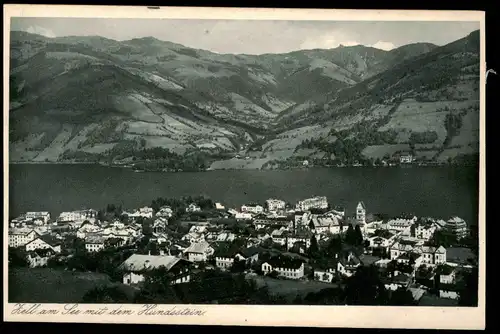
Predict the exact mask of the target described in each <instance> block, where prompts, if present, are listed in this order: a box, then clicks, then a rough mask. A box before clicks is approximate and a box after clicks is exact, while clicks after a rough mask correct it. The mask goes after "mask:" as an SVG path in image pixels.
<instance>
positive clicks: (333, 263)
mask: <svg viewBox="0 0 500 334" xmlns="http://www.w3.org/2000/svg"><path fill="white" fill-rule="evenodd" d="M337 266H338V263H337V260H334V259H329V260H328V261H326V262H322V263H316V264H315V265H314V268H313V270H314V274H313V277H314V280H315V281H319V282H325V283H331V282H332V280H333V279H334V278H335V276H336V274H337Z"/></svg>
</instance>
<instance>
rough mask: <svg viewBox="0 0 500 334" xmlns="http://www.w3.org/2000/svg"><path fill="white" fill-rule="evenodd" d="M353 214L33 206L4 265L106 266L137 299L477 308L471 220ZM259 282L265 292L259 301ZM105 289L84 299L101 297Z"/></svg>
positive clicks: (195, 203) (270, 207)
mask: <svg viewBox="0 0 500 334" xmlns="http://www.w3.org/2000/svg"><path fill="white" fill-rule="evenodd" d="M350 209H351V210H352V212H351V213H349V212H348V210H346V208H343V207H341V206H335V205H331V204H330V203H329V201H328V199H327V198H326V197H324V196H314V197H311V198H308V199H304V200H300V201H298V202H297V203H296V204H294V205H292V204H291V203H287V202H285V201H283V200H280V199H268V200H267V201H265V202H264V203H246V204H244V205H242V206H241V207H239V208H237V209H234V208H226V207H225V206H224V205H223V204H221V203H217V202H214V201H212V200H211V199H209V198H205V197H202V196H199V197H183V198H181V199H164V198H158V199H156V200H154V201H153V202H152V203H151V205H150V206H146V207H141V208H138V209H136V210H124V209H123V208H122V207H121V206H117V205H113V204H110V205H108V206H107V207H106V208H105V209H102V210H94V209H84V210H79V211H70V212H62V213H60V214H59V216H58V217H57V218H55V219H53V218H52V217H51V214H50V213H49V212H26V213H25V214H23V215H21V216H20V217H17V218H11V219H10V222H9V232H8V244H9V270H10V271H11V270H14V269H18V268H20V267H24V268H22V269H25V270H28V271H29V270H33V268H37V269H38V268H47V267H48V268H55V269H58V270H63V271H70V272H79V271H81V272H87V273H88V272H98V273H105V274H108V275H109V276H110V277H111V279H112V280H113V281H114V282H116V283H119V284H120V285H122V286H128V287H130V288H132V289H134V291H138V294H139V295H140V297H134V298H136V299H134V301H137V302H140V301H151V300H154V301H155V302H158V303H161V302H165V303H167V302H172V301H173V302H176V301H177V302H178V301H181V302H186V303H190V302H199V303H203V302H208V303H213V302H216V303H231V301H234V302H237V301H235V300H236V299H238V298H236V297H237V296H240V295H242V294H244V293H243V292H240V290H238V289H239V288H238V287H237V286H240V285H241V286H243V285H245V284H248V287H247V288H246V289H247V290H248V289H249V291H251V292H249V293H246V295H245V296H246V297H245V298H246V299H245V298H244V299H243V301H240V302H241V303H251V301H250V300H253V301H254V303H273V302H274V303H294V302H295V303H299V304H308V303H309V304H315V303H317V304H358V305H359V304H369V305H379V304H391V303H392V304H394V305H457V304H458V303H460V302H461V303H462V304H467V303H469V304H470V303H472V304H474V301H473V300H474V298H475V303H477V285H476V286H474V282H476V284H477V261H478V259H477V247H478V246H477V243H478V237H477V228H475V227H474V225H473V224H467V223H466V222H465V221H464V220H463V219H461V218H459V217H451V218H449V219H447V220H443V219H438V218H431V217H416V216H415V215H412V214H401V215H400V216H398V217H388V216H386V215H383V214H376V213H370V212H369V211H368V210H369V209H368V207H367V206H365V203H363V202H362V201H360V202H359V203H358V204H357V206H356V207H355V208H350ZM363 275H364V276H363ZM475 276H476V277H475ZM235 277H236V278H235ZM233 278H234V279H233ZM240 278H241V280H240V281H238V279H240ZM231 280H232V281H231ZM235 280H236V281H235ZM234 282H237V283H234ZM238 282H239V283H238ZM242 282H244V283H242ZM471 282H472V283H471ZM238 284H240V285H238ZM356 284H358V286H356ZM370 284H372V285H373V286H370ZM245 286H246V285H245ZM264 287H265V288H266V289H268V291H269V292H268V293H267V294H268V295H267V297H265V298H264V297H262V298H261V299H259V300H257V301H255V299H256V298H257V299H258V298H259V297H257V296H258V293H257V292H259V291H263V290H262V289H263V288H264ZM42 288H43V287H42ZM99 289H101V290H99ZM102 289H103V288H96V289H94V291H93V293H91V294H90V295H92V296H93V297H92V296H91V297H88V296H87V298H90V299H86V300H87V301H89V302H99V300H95V299H96V298H97V299H99V298H101V297H102V295H103V292H102ZM280 289H281V290H282V291H281V292H280V291H278V290H280ZM353 289H354V290H353ZM367 289H368V290H369V291H368V290H367ZM370 289H371V290H370ZM377 289H378V290H377ZM97 290H99V291H97ZM207 290H209V291H207ZM219 290H220V291H219ZM274 290H276V291H275V293H274V294H273V293H271V292H273V291H274ZM179 291H181V292H179ZM186 291H189V293H188V292H186ZM266 291H267V290H266ZM300 291H302V292H303V293H302V295H301V292H300ZM322 291H323V293H322ZM349 291H350V292H349ZM363 291H365V292H363ZM374 291H378V292H377V293H376V294H375V295H374ZM474 293H475V294H476V296H475V297H474V296H471V294H472V295H474ZM179 294H181V295H182V296H184V297H179ZM269 294H270V295H269ZM188 295H189V296H191V297H189V298H188V297H186V296H188ZM286 295H288V297H286ZM290 295H291V297H290ZM382 295H383V296H386V297H383V298H382V297H380V296H382ZM99 296H101V297H99ZM193 296H194V297H193ZM235 296H236V297H235ZM92 298H94V299H92ZM109 298H111V297H109ZM190 298H191V299H190ZM193 298H194V299H193ZM287 298H288V299H287ZM116 299H120V298H119V297H116V298H115V299H113V298H111V300H114V301H119V300H116ZM382 299H383V300H382ZM238 300H239V299H238ZM471 300H472V301H471ZM75 302H81V301H80V300H79V301H75Z"/></svg>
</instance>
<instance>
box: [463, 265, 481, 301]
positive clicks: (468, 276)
mask: <svg viewBox="0 0 500 334" xmlns="http://www.w3.org/2000/svg"><path fill="white" fill-rule="evenodd" d="M478 288H479V271H478V269H477V268H474V269H473V270H471V271H470V272H467V273H465V275H464V286H463V288H462V290H461V291H460V297H459V299H458V304H459V305H460V306H473V307H476V306H477V305H478V291H477V290H478Z"/></svg>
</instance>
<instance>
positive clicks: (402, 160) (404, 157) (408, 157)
mask: <svg viewBox="0 0 500 334" xmlns="http://www.w3.org/2000/svg"><path fill="white" fill-rule="evenodd" d="M399 162H400V163H402V164H409V163H412V162H413V156H412V155H411V154H407V155H402V156H400V157H399Z"/></svg>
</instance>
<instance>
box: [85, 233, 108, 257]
mask: <svg viewBox="0 0 500 334" xmlns="http://www.w3.org/2000/svg"><path fill="white" fill-rule="evenodd" d="M104 247H105V238H103V237H101V236H87V237H86V238H85V250H86V251H87V252H89V253H94V252H99V251H100V250H102V249H104Z"/></svg>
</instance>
